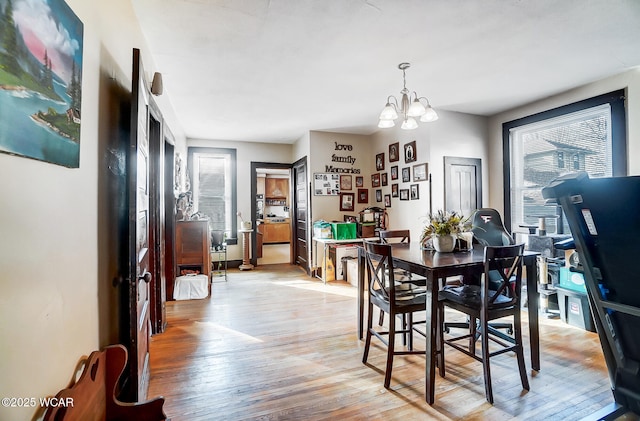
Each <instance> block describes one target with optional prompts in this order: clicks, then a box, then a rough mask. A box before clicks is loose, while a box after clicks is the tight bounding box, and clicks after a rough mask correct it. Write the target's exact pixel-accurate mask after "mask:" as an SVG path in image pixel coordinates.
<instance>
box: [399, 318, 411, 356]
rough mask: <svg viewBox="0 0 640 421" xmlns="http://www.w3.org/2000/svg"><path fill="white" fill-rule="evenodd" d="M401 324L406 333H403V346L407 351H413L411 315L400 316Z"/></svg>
mask: <svg viewBox="0 0 640 421" xmlns="http://www.w3.org/2000/svg"><path fill="white" fill-rule="evenodd" d="M402 322H403V323H402V324H403V325H404V326H403V327H402V328H403V329H404V330H406V331H407V333H405V336H404V338H405V344H404V345H405V346H407V348H408V349H409V351H413V314H412V313H409V314H403V315H402Z"/></svg>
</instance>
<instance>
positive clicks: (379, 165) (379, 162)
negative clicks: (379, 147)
mask: <svg viewBox="0 0 640 421" xmlns="http://www.w3.org/2000/svg"><path fill="white" fill-rule="evenodd" d="M383 170H384V152H381V153H379V154H377V155H376V171H383Z"/></svg>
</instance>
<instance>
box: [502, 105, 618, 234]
mask: <svg viewBox="0 0 640 421" xmlns="http://www.w3.org/2000/svg"><path fill="white" fill-rule="evenodd" d="M613 98H618V97H616V96H615V95H614V96H613ZM621 101H622V100H621ZM596 102H601V101H596ZM579 104H580V105H579V106H572V107H570V108H571V111H569V112H554V113H552V114H553V115H552V116H550V117H549V118H545V116H544V113H542V114H541V115H538V116H536V118H533V119H529V121H524V124H510V123H506V124H505V130H504V136H505V137H507V136H508V139H505V141H506V142H508V148H507V149H508V150H509V156H508V162H509V168H510V170H509V174H505V176H508V177H509V178H508V180H507V181H508V183H506V184H505V185H506V186H509V188H508V192H505V193H506V194H505V198H508V199H509V200H508V201H506V200H505V208H506V209H505V210H506V211H507V210H508V212H509V215H507V219H508V220H509V221H510V225H511V229H512V231H514V230H515V231H518V230H519V231H524V230H523V229H522V226H527V225H528V226H531V225H538V223H539V219H540V218H541V217H543V218H545V221H546V229H547V232H548V233H569V228H568V225H567V224H566V221H565V219H564V218H563V215H562V212H561V210H560V208H559V207H557V206H554V205H548V204H546V203H545V199H544V198H543V197H542V188H543V187H544V186H546V185H547V184H549V182H551V181H552V180H553V179H555V178H557V177H559V176H561V175H564V174H567V173H571V172H577V171H584V172H587V173H588V174H589V177H591V178H595V177H610V176H613V175H620V172H621V167H624V171H625V172H626V162H625V163H619V162H618V163H616V162H614V160H615V159H614V158H615V157H616V156H619V154H616V153H614V149H616V148H618V149H619V148H620V147H622V148H624V145H625V143H626V142H625V139H626V136H625V135H624V131H625V128H624V125H623V126H622V127H621V128H620V127H617V124H619V120H620V116H617V118H614V117H613V113H620V112H621V111H620V110H622V114H623V120H624V107H623V106H622V107H620V106H619V105H620V104H617V103H616V104H613V102H612V101H608V102H605V103H599V104H597V105H593V106H589V105H592V104H589V102H588V101H584V102H583V103H579ZM554 111H559V110H554ZM523 120H524V119H523ZM531 120H534V121H531ZM614 122H615V124H614ZM511 123H516V122H511ZM520 123H523V122H522V121H520ZM621 131H622V132H623V133H620V132H621ZM614 134H615V136H614ZM620 142H622V144H621V145H620ZM505 159H507V157H505ZM616 164H617V166H618V168H617V171H616ZM507 204H508V205H507Z"/></svg>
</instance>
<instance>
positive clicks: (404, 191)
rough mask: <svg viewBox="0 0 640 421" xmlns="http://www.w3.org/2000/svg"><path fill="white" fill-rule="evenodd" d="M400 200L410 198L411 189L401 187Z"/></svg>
mask: <svg viewBox="0 0 640 421" xmlns="http://www.w3.org/2000/svg"><path fill="white" fill-rule="evenodd" d="M400 200H409V189H400Z"/></svg>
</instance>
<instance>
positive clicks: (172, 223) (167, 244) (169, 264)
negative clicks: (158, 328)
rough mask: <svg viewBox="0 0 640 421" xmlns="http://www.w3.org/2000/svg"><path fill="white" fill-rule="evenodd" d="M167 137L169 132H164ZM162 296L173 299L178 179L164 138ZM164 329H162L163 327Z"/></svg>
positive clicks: (172, 151)
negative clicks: (163, 279)
mask: <svg viewBox="0 0 640 421" xmlns="http://www.w3.org/2000/svg"><path fill="white" fill-rule="evenodd" d="M165 135H166V136H167V139H168V138H170V132H169V131H168V130H167V133H165ZM164 168H165V171H164V202H165V203H164V259H163V260H164V278H165V283H164V284H163V286H164V289H165V291H164V293H163V295H164V297H165V300H173V282H174V279H175V278H176V272H175V266H176V261H175V244H176V237H175V232H176V196H175V192H177V191H178V188H179V181H178V180H176V165H175V146H174V145H173V143H171V142H169V141H168V140H165V143H164ZM163 312H164V314H163V317H162V318H163V323H164V325H166V307H165V306H164V305H163ZM163 330H164V329H163Z"/></svg>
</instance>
